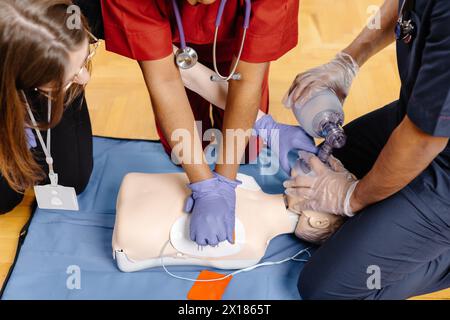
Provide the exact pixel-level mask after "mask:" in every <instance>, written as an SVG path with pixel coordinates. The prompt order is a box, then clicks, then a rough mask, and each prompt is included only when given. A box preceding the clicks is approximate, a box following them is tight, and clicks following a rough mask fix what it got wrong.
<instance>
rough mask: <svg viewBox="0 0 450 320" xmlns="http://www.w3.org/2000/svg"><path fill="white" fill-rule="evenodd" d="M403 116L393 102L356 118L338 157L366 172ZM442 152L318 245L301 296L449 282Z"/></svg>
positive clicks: (384, 295) (398, 295)
mask: <svg viewBox="0 0 450 320" xmlns="http://www.w3.org/2000/svg"><path fill="white" fill-rule="evenodd" d="M403 117H404V114H403V113H402V112H401V110H400V109H399V108H398V107H397V103H392V104H390V105H388V106H386V107H384V108H381V109H378V110H376V111H374V112H372V113H370V114H367V115H365V116H363V117H361V118H359V119H357V120H355V121H353V122H351V123H350V124H348V125H347V126H346V127H345V131H346V133H347V135H348V142H347V145H346V146H345V147H344V148H343V149H341V150H337V151H336V152H335V156H336V157H337V158H339V159H340V160H341V161H342V162H343V164H344V165H345V167H346V168H347V169H348V170H349V171H351V172H353V173H354V174H355V175H356V176H358V178H361V177H363V176H364V175H365V174H366V173H367V172H368V171H369V170H370V169H371V167H372V166H373V164H374V162H375V160H376V158H377V156H378V154H379V153H380V151H381V149H382V148H383V146H384V145H385V144H386V142H387V140H388V138H389V136H390V134H391V133H392V131H393V130H394V129H395V128H396V127H397V125H398V124H399V123H400V122H401V120H402V119H403ZM442 157H448V154H443V155H440V156H439V157H438V158H437V159H436V160H435V161H433V163H432V164H431V165H430V167H429V168H427V169H426V170H425V171H424V172H423V173H422V174H421V175H420V176H419V177H417V178H416V179H415V180H414V181H413V182H411V183H410V185H408V186H407V187H405V188H404V189H403V190H401V191H400V192H398V193H396V194H395V195H393V196H391V197H389V198H387V199H385V200H384V201H381V202H379V203H377V204H374V205H372V206H369V207H367V208H365V209H364V210H362V211H361V212H360V213H358V214H357V215H356V216H355V217H354V218H351V219H348V220H347V222H346V223H345V224H344V225H343V226H342V227H341V229H339V230H338V232H336V234H335V235H333V236H332V237H331V238H330V239H329V240H328V241H327V242H326V243H324V244H323V245H322V246H321V247H320V248H318V250H317V251H316V252H315V253H314V255H313V256H312V258H311V259H310V261H309V262H308V263H307V264H306V265H305V267H304V269H303V270H302V272H301V274H300V277H299V281H298V289H299V292H300V295H301V296H302V298H303V299H405V298H408V297H411V296H414V295H420V294H425V293H429V292H433V291H437V290H440V289H444V288H447V287H450V202H449V201H450V200H449V199H450V190H449V189H450V180H449V170H450V169H449V168H448V165H447V164H446V163H448V161H447V160H448V158H445V161H442V159H443V158H442ZM378 271H379V272H378ZM377 275H379V276H380V277H379V279H380V281H379V286H378V285H377V282H376V280H374V279H375V278H374V277H377Z"/></svg>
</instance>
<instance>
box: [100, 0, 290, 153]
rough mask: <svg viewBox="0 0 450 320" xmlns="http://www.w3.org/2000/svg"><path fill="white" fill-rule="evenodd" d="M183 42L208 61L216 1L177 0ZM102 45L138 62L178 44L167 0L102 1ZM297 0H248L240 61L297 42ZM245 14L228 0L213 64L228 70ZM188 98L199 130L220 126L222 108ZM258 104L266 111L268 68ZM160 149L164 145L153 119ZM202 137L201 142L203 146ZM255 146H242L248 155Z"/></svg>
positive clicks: (275, 54)
mask: <svg viewBox="0 0 450 320" xmlns="http://www.w3.org/2000/svg"><path fill="white" fill-rule="evenodd" d="M178 4H179V9H180V13H181V17H182V21H183V27H184V33H185V37H186V42H187V44H188V45H189V46H191V47H193V48H194V49H195V50H196V51H197V53H198V55H199V62H201V63H203V64H204V65H206V66H207V67H209V68H211V69H212V68H213V66H212V43H213V40H214V31H215V21H216V16H217V12H218V8H219V5H220V0H217V1H216V2H215V3H213V4H210V5H202V4H199V5H197V6H192V5H190V4H189V3H188V2H187V1H186V0H178ZM102 10H103V19H104V25H105V40H106V48H107V50H109V51H113V52H115V53H118V54H120V55H123V56H126V57H128V58H131V59H135V60H138V61H147V60H158V59H162V58H165V57H167V56H168V55H170V54H171V53H172V44H175V45H178V46H179V41H180V37H179V30H178V27H177V23H176V20H175V15H174V12H173V7H172V1H171V0H102ZM298 10H299V0H253V1H252V13H251V19H250V27H249V29H248V31H247V37H246V40H245V45H244V50H243V52H242V56H241V60H243V61H246V62H251V63H262V62H269V61H273V60H276V59H278V58H280V57H281V56H283V55H284V54H285V53H286V52H288V51H289V50H291V49H292V48H294V47H295V46H296V45H297V41H298ZM244 14H245V2H244V0H228V1H227V4H226V6H225V11H224V14H223V20H222V24H221V27H220V29H219V35H218V43H217V60H218V68H219V71H220V72H221V73H222V74H228V72H229V68H230V64H231V61H232V59H233V55H234V56H237V55H238V53H239V48H240V45H241V40H242V31H243V29H242V26H243V20H244ZM186 92H187V96H188V99H189V103H190V105H191V108H192V112H193V114H194V118H195V120H197V121H201V122H202V128H203V132H205V131H206V130H208V129H210V128H213V127H214V128H216V129H221V128H222V125H223V111H222V110H220V109H219V108H213V110H212V118H213V119H212V120H211V114H210V103H209V102H208V101H206V100H205V99H203V98H202V97H201V96H199V95H197V94H196V93H195V92H192V91H190V90H186ZM260 109H261V110H262V111H263V112H265V113H267V112H268V110H269V87H268V72H267V74H266V76H265V79H264V81H263V84H262V96H261V103H260ZM156 126H157V130H158V134H159V136H160V138H161V142H162V144H163V146H164V149H165V150H166V152H167V153H168V154H170V151H171V149H170V146H169V144H168V143H167V141H166V139H165V138H164V136H163V133H162V130H161V128H160V126H159V124H158V122H157V121H156ZM206 145H207V142H205V143H204V146H206ZM256 154H257V150H256V151H255V150H248V152H247V159H250V160H253V159H254V157H255V156H256Z"/></svg>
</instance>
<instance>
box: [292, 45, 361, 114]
mask: <svg viewBox="0 0 450 320" xmlns="http://www.w3.org/2000/svg"><path fill="white" fill-rule="evenodd" d="M358 71H359V66H358V64H357V63H356V62H355V60H354V59H353V58H352V57H351V56H350V55H349V54H346V53H344V52H340V53H338V54H337V55H336V57H335V58H334V59H333V60H331V61H330V62H328V63H327V64H324V65H322V66H319V67H316V68H313V69H311V70H308V71H306V72H303V73H301V74H299V75H297V77H296V78H295V80H294V82H293V83H292V85H291V87H290V89H289V91H288V92H287V93H286V95H285V97H284V98H283V104H284V105H285V106H286V107H288V108H293V107H294V106H295V105H300V106H301V105H304V104H305V103H306V102H307V101H308V100H309V99H311V98H312V97H314V96H315V95H316V94H317V93H319V92H321V91H324V90H331V91H333V92H334V93H335V94H336V95H337V96H338V98H339V100H340V101H341V103H343V102H344V100H345V98H346V97H347V95H348V92H349V90H350V86H351V84H352V82H353V79H354V78H355V76H356V74H357V73H358Z"/></svg>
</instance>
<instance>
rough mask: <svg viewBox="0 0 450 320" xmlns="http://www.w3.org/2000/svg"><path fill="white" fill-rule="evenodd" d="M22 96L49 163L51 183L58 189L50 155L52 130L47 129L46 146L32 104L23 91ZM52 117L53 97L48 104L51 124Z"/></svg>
mask: <svg viewBox="0 0 450 320" xmlns="http://www.w3.org/2000/svg"><path fill="white" fill-rule="evenodd" d="M22 95H23V98H24V100H25V103H26V105H27V111H28V115H29V116H30V119H31V123H32V124H33V127H34V131H35V132H36V135H37V136H38V140H39V143H40V144H41V147H42V150H43V151H44V154H45V161H46V162H47V164H48V169H49V174H48V177H49V178H50V183H51V185H52V186H54V187H56V186H57V185H58V174H57V173H55V171H54V170H53V158H52V155H51V153H50V152H51V129H50V128H49V129H47V144H45V143H44V139H43V138H42V134H41V132H40V131H39V130H38V129H37V122H36V118H35V117H34V115H33V112H32V111H31V107H30V104H29V103H28V99H27V97H26V95H25V93H24V92H23V91H22ZM51 116H52V101H51V95H50V97H49V99H48V104H47V119H48V122H49V123H50V120H51Z"/></svg>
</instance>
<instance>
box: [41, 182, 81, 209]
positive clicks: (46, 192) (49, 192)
mask: <svg viewBox="0 0 450 320" xmlns="http://www.w3.org/2000/svg"><path fill="white" fill-rule="evenodd" d="M34 193H35V195H36V200H37V203H38V207H39V208H40V209H50V210H70V211H78V210H79V208H78V200H77V194H76V192H75V189H74V188H70V187H63V186H52V185H45V186H35V187H34Z"/></svg>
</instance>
